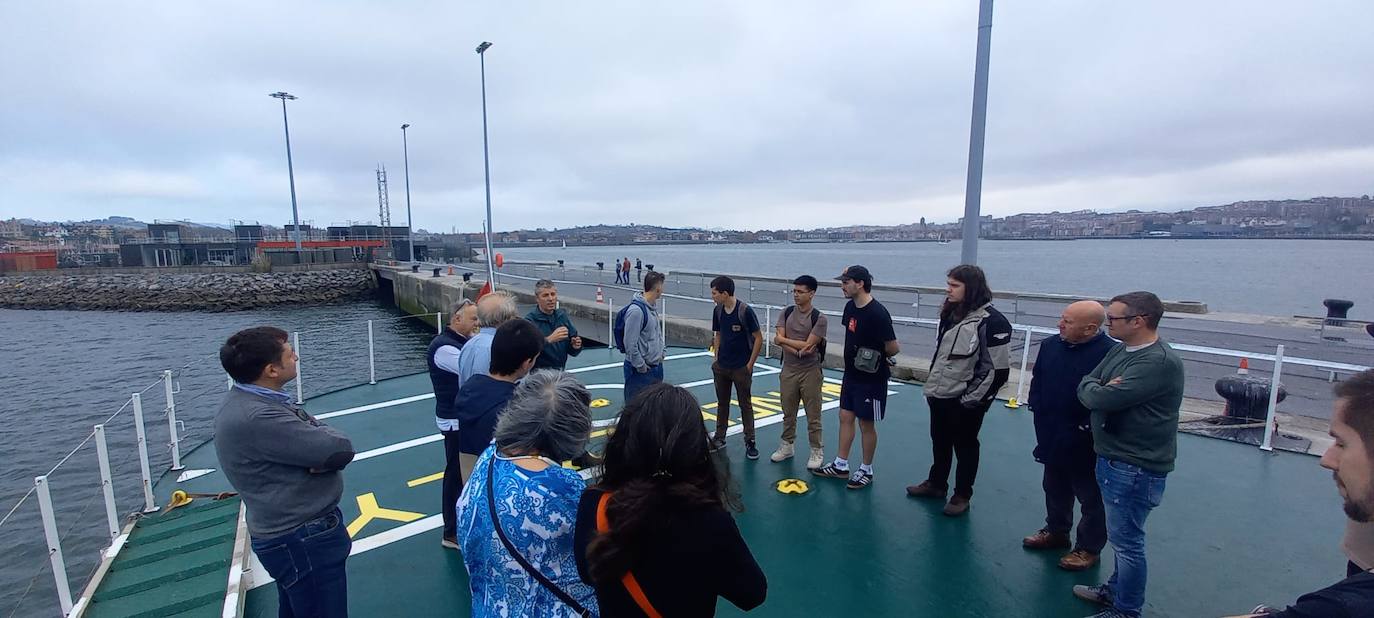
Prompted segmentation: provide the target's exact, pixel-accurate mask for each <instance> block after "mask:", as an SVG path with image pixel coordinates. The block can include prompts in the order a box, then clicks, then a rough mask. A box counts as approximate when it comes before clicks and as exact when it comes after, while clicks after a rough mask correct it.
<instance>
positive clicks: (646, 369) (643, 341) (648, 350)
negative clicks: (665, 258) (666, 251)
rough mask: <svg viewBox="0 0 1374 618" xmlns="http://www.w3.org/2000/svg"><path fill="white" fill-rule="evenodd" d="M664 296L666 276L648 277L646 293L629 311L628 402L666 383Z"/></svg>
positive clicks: (626, 336) (627, 321) (638, 297)
mask: <svg viewBox="0 0 1374 618" xmlns="http://www.w3.org/2000/svg"><path fill="white" fill-rule="evenodd" d="M661 296H663V273H661V272H655V271H650V272H649V274H647V275H644V291H643V292H637V293H635V297H634V300H632V301H630V302H631V304H630V306H629V307H626V308H625V401H627V402H628V401H629V400H630V399H633V398H634V396H635V393H638V392H639V391H640V390H642V389H643V388H645V387H647V386H649V385H652V384H657V383H659V382H662V381H663V353H664V347H665V346H664V343H663V330H662V328H661V327H660V326H659V321H658V299H659V297H661Z"/></svg>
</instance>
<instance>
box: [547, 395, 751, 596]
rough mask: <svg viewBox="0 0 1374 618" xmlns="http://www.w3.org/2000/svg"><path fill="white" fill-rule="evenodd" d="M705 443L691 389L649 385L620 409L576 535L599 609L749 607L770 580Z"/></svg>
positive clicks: (725, 476) (721, 463) (725, 470)
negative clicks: (718, 601)
mask: <svg viewBox="0 0 1374 618" xmlns="http://www.w3.org/2000/svg"><path fill="white" fill-rule="evenodd" d="M708 449H709V447H708V445H707V434H706V425H705V422H704V421H703V420H702V416H701V408H700V404H698V402H697V400H696V398H695V397H693V396H692V393H691V392H689V391H687V389H684V388H682V387H679V386H673V385H671V384H655V385H653V386H650V387H648V388H646V389H644V391H643V392H642V393H640V395H639V396H638V397H636V398H634V399H632V400H630V402H629V403H628V404H626V406H625V409H624V411H622V412H621V413H620V420H619V421H618V422H617V423H616V428H615V433H612V434H611V437H610V439H609V440H608V441H607V443H606V459H605V468H604V473H603V475H602V477H601V481H600V483H598V484H597V485H595V486H593V487H589V488H588V489H587V491H586V492H585V493H583V494H582V501H581V504H580V505H579V506H578V509H577V530H576V533H575V535H574V538H573V547H574V553H575V555H576V557H577V570H578V572H579V573H581V576H582V580H583V581H585V582H587V583H588V584H591V585H593V586H595V587H596V597H597V601H598V603H599V604H600V607H601V612H602V615H605V616H640V615H655V614H656V613H658V612H661V611H662V610H669V611H672V612H673V614H672V615H675V616H713V615H715V609H716V598H717V597H723V598H725V600H727V601H730V602H731V603H733V604H734V605H735V606H736V607H739V608H740V609H742V610H745V611H748V610H751V609H753V608H755V607H758V606H759V605H761V604H762V603H763V600H764V598H765V597H766V596H767V594H768V580H767V578H766V577H765V576H764V574H763V571H762V570H761V569H760V568H759V565H758V562H756V561H755V560H754V555H753V554H752V553H751V552H750V551H749V547H748V545H746V544H745V542H744V538H743V536H741V535H740V531H739V527H738V526H736V525H735V519H734V517H733V516H732V515H731V513H734V512H739V511H740V510H742V509H743V506H742V504H741V503H740V499H739V495H738V492H737V490H736V489H735V487H734V486H733V483H731V481H730V475H729V462H728V461H726V460H723V459H720V458H716V457H712V456H711V454H710V452H709V451H708ZM684 576H690V577H691V581H690V582H684V580H683V577H684ZM651 610H653V611H651Z"/></svg>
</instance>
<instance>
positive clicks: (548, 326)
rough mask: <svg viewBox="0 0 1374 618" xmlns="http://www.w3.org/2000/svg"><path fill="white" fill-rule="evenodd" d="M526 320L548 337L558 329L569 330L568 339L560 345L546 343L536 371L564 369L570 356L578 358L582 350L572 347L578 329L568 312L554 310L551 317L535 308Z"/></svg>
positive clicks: (537, 361) (559, 343)
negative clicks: (561, 327)
mask: <svg viewBox="0 0 1374 618" xmlns="http://www.w3.org/2000/svg"><path fill="white" fill-rule="evenodd" d="M525 319H526V320H529V321H531V322H534V325H535V326H538V327H539V332H540V334H542V335H544V336H545V337H548V336H549V335H552V334H553V331H556V330H558V327H560V326H564V327H567V329H568V338H567V339H564V340H562V341H560V342H558V343H548V342H547V341H546V342H545V343H544V351H543V352H540V353H539V358H537V359H535V361H534V368H535V369H562V368H564V367H566V366H567V365H568V357H569V356H577V355H578V354H581V353H582V350H575V349H573V347H572V338H573V337H576V336H577V327H576V326H573V323H572V319H570V318H569V317H568V312H567V311H564V310H562V309H554V310H553V315H549V314H547V313H544V312H543V311H540V310H539V307H535V308H534V310H533V311H530V312H529V315H526V316H525Z"/></svg>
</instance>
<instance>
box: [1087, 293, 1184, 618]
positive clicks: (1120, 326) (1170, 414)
mask: <svg viewBox="0 0 1374 618" xmlns="http://www.w3.org/2000/svg"><path fill="white" fill-rule="evenodd" d="M1163 316H1164V304H1163V303H1161V302H1160V301H1159V297H1158V296H1155V295H1154V294H1151V293H1150V292H1130V293H1128V294H1122V295H1120V296H1117V297H1115V298H1113V299H1112V301H1111V304H1110V305H1108V306H1107V329H1108V330H1107V332H1108V334H1110V335H1111V336H1112V337H1113V338H1115V339H1117V340H1119V341H1120V342H1121V343H1118V344H1117V345H1116V346H1115V347H1113V348H1112V349H1111V351H1110V352H1107V356H1106V357H1105V358H1103V359H1102V362H1101V363H1099V364H1098V365H1097V368H1095V369H1093V370H1092V372H1090V373H1089V374H1088V375H1086V376H1084V377H1083V380H1082V381H1081V382H1080V383H1079V385H1078V400H1079V401H1080V402H1082V403H1083V406H1084V407H1086V408H1088V409H1089V410H1091V411H1092V433H1093V449H1094V450H1095V451H1096V452H1097V470H1096V474H1097V483H1098V486H1099V488H1100V489H1101V490H1102V502H1103V504H1104V506H1105V507H1106V511H1107V541H1108V542H1110V543H1111V545H1112V549H1113V550H1114V551H1115V554H1116V568H1115V570H1114V571H1113V572H1112V576H1111V579H1109V580H1107V583H1105V584H1101V585H1098V586H1074V587H1073V593H1074V595H1075V596H1077V597H1079V598H1081V599H1084V600H1087V601H1091V602H1094V603H1098V604H1100V605H1104V606H1106V607H1105V609H1103V610H1102V611H1101V612H1100V613H1098V614H1095V618H1119V617H1130V618H1134V617H1136V616H1139V615H1140V611H1141V608H1142V607H1144V605H1145V575H1146V567H1145V518H1146V517H1147V516H1148V515H1149V514H1150V511H1151V510H1152V509H1154V508H1155V507H1157V506H1159V503H1160V501H1161V500H1162V499H1163V498H1164V481H1165V478H1166V477H1167V476H1168V474H1169V472H1172V471H1173V469H1174V457H1175V455H1176V453H1177V447H1178V410H1179V407H1180V406H1181V405H1182V403H1183V359H1182V358H1180V357H1179V356H1178V354H1177V353H1175V352H1174V350H1173V348H1171V347H1169V344H1167V343H1165V342H1164V340H1163V339H1160V338H1159V332H1158V331H1159V321H1160V319H1161V318H1162V317H1163Z"/></svg>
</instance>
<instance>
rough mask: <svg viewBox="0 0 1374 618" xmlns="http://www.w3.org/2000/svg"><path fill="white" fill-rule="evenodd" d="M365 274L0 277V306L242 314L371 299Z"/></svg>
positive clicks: (361, 271)
mask: <svg viewBox="0 0 1374 618" xmlns="http://www.w3.org/2000/svg"><path fill="white" fill-rule="evenodd" d="M376 292H377V283H376V281H375V279H373V276H372V273H371V271H369V270H367V269H362V268H359V269H339V270H312V271H304V272H283V273H206V274H170V273H169V274H161V273H151V274H139V275H123V274H121V275H53V276H42V277H35V276H26V277H0V307H6V308H10V309H83V310H106V311H243V310H247V309H256V308H259V307H275V306H283V305H317V304H327V303H333V302H338V301H344V300H354V299H362V298H372V297H373V296H375V295H376Z"/></svg>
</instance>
